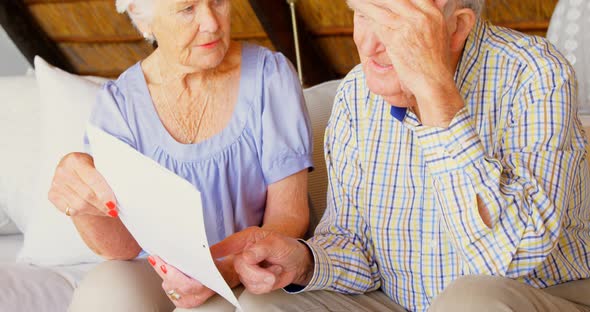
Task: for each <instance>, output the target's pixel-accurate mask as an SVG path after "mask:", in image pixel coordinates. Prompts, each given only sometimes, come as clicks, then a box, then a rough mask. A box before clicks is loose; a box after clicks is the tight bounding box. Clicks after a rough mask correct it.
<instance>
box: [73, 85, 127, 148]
mask: <svg viewBox="0 0 590 312" xmlns="http://www.w3.org/2000/svg"><path fill="white" fill-rule="evenodd" d="M124 107H125V96H124V95H123V94H122V93H121V92H120V90H119V88H118V87H117V85H116V84H115V82H113V81H109V82H107V83H106V84H105V85H104V86H103V87H102V89H101V90H100V91H99V93H98V96H97V99H96V102H95V105H94V107H93V109H92V112H91V114H90V119H89V121H88V123H89V124H91V125H93V126H95V127H97V128H99V129H101V130H102V131H104V132H106V133H108V134H110V135H112V136H113V137H115V138H117V139H119V140H121V141H122V142H124V143H126V144H128V145H129V146H131V147H132V148H134V149H137V148H136V144H135V139H134V136H133V133H132V132H131V129H130V128H129V125H128V123H127V116H126V114H125V110H124ZM84 150H85V151H86V153H88V154H90V155H92V147H91V146H90V143H89V142H88V135H87V134H84Z"/></svg>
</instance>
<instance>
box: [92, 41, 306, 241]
mask: <svg viewBox="0 0 590 312" xmlns="http://www.w3.org/2000/svg"><path fill="white" fill-rule="evenodd" d="M90 122H91V123H92V124H93V125H95V126H97V127H99V128H101V129H102V130H104V131H106V132H107V133H109V134H111V135H113V136H115V137H117V138H119V139H120V140H122V141H123V142H125V143H127V144H129V145H130V146H131V147H133V148H135V149H136V150H138V151H139V152H140V153H142V154H144V155H146V156H147V157H150V158H152V159H153V160H155V161H157V162H158V163H160V164H161V165H162V166H164V167H166V168H168V169H169V170H171V171H173V172H175V173H176V174H177V175H178V176H180V177H182V178H184V179H186V180H187V181H189V182H190V183H191V184H193V185H194V186H195V187H196V188H197V189H198V190H199V191H200V192H201V196H202V200H203V213H204V219H205V229H206V232H207V237H208V239H209V244H210V245H213V244H215V243H217V242H219V241H220V240H222V239H224V238H225V237H227V236H228V235H231V234H232V233H235V232H237V231H240V230H243V229H245V228H247V227H249V226H259V225H261V224H262V218H263V215H264V209H265V204H266V191H267V187H268V185H270V184H272V183H275V182H277V181H279V180H282V179H284V178H286V177H288V176H290V175H292V174H294V173H297V172H299V171H301V170H304V169H306V168H312V160H311V153H312V134H311V126H310V123H309V116H308V113H307V110H306V107H305V103H304V99H303V94H302V91H301V86H300V84H299V80H298V79H297V75H296V73H295V71H294V69H293V67H292V65H291V64H290V63H289V61H288V60H287V59H286V58H285V57H284V56H283V55H282V54H280V53H274V52H271V51H269V50H267V49H265V48H262V47H258V46H254V45H249V44H244V45H243V48H242V67H241V77H240V89H239V96H238V101H237V103H236V105H235V110H234V113H233V115H232V117H231V119H230V122H229V124H228V125H227V127H226V128H225V129H223V130H222V131H221V132H220V133H218V134H217V135H215V136H213V137H211V138H209V139H207V140H206V141H203V142H201V143H197V144H181V143H179V142H177V141H176V140H175V139H174V138H173V137H172V136H171V135H170V134H169V133H168V131H167V130H166V128H165V127H164V125H163V124H162V122H161V120H160V118H159V116H158V114H157V112H156V110H155V108H154V104H153V102H152V99H151V96H150V93H149V90H148V87H147V83H146V81H145V78H144V76H143V72H142V70H141V66H140V64H139V63H137V64H135V65H134V66H132V67H131V68H129V69H128V70H127V71H125V72H124V73H123V74H122V75H121V76H120V77H119V79H117V80H116V81H111V82H108V83H107V84H106V85H105V86H104V87H103V90H102V91H101V92H100V94H99V97H98V101H97V105H96V106H95V108H94V110H93V113H92V115H91V117H90ZM86 142H87V139H86ZM88 150H89V149H88Z"/></svg>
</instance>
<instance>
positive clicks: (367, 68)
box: [354, 12, 411, 107]
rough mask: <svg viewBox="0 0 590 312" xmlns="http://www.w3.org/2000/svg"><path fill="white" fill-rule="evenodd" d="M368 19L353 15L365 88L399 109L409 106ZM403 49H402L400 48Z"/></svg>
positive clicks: (355, 39) (355, 40)
mask: <svg viewBox="0 0 590 312" xmlns="http://www.w3.org/2000/svg"><path fill="white" fill-rule="evenodd" d="M371 24H372V23H371V22H370V21H369V19H367V18H365V17H364V16H362V15H361V14H359V13H358V12H355V14H354V42H355V44H356V47H357V50H358V53H359V56H360V59H361V63H362V66H363V71H364V73H365V77H366V79H367V86H368V87H369V90H371V92H373V93H375V94H378V95H381V96H383V97H384V98H385V100H386V101H387V102H389V103H390V104H392V105H395V106H399V107H406V106H410V105H411V104H410V103H407V101H406V100H404V99H405V96H404V94H403V91H402V86H401V84H400V81H399V79H398V76H397V72H396V71H395V68H394V67H393V65H391V59H390V58H389V55H388V54H387V51H386V50H385V46H384V45H383V44H382V43H381V41H380V40H379V38H378V37H377V34H376V33H375V32H374V30H373V27H374V26H373V25H371ZM400 49H403V47H400Z"/></svg>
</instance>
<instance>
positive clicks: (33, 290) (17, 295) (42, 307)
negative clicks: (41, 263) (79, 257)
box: [0, 264, 74, 312]
mask: <svg viewBox="0 0 590 312" xmlns="http://www.w3.org/2000/svg"><path fill="white" fill-rule="evenodd" d="M0 285H2V291H0V307H1V310H2V311H11V312H30V311H35V312H63V311H66V310H67V307H68V305H69V303H70V300H71V298H72V294H73V292H74V288H73V287H72V285H71V284H70V283H69V282H68V281H67V280H65V279H64V278H63V277H62V276H61V275H59V274H57V273H55V272H54V271H52V270H50V269H46V268H39V267H34V266H31V265H26V264H3V265H1V266H0Z"/></svg>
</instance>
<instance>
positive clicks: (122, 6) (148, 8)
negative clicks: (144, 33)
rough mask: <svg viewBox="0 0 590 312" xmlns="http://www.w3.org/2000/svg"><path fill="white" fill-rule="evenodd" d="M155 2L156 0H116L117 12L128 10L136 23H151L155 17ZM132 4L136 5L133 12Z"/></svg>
mask: <svg viewBox="0 0 590 312" xmlns="http://www.w3.org/2000/svg"><path fill="white" fill-rule="evenodd" d="M154 2H155V0H116V6H117V12H119V13H125V12H127V14H128V15H129V17H130V18H131V21H132V22H133V23H134V24H135V23H136V22H143V23H146V24H149V23H150V22H151V21H152V19H153V18H154ZM131 5H133V6H134V9H133V12H131V11H130V10H129V7H130V6H131Z"/></svg>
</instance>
